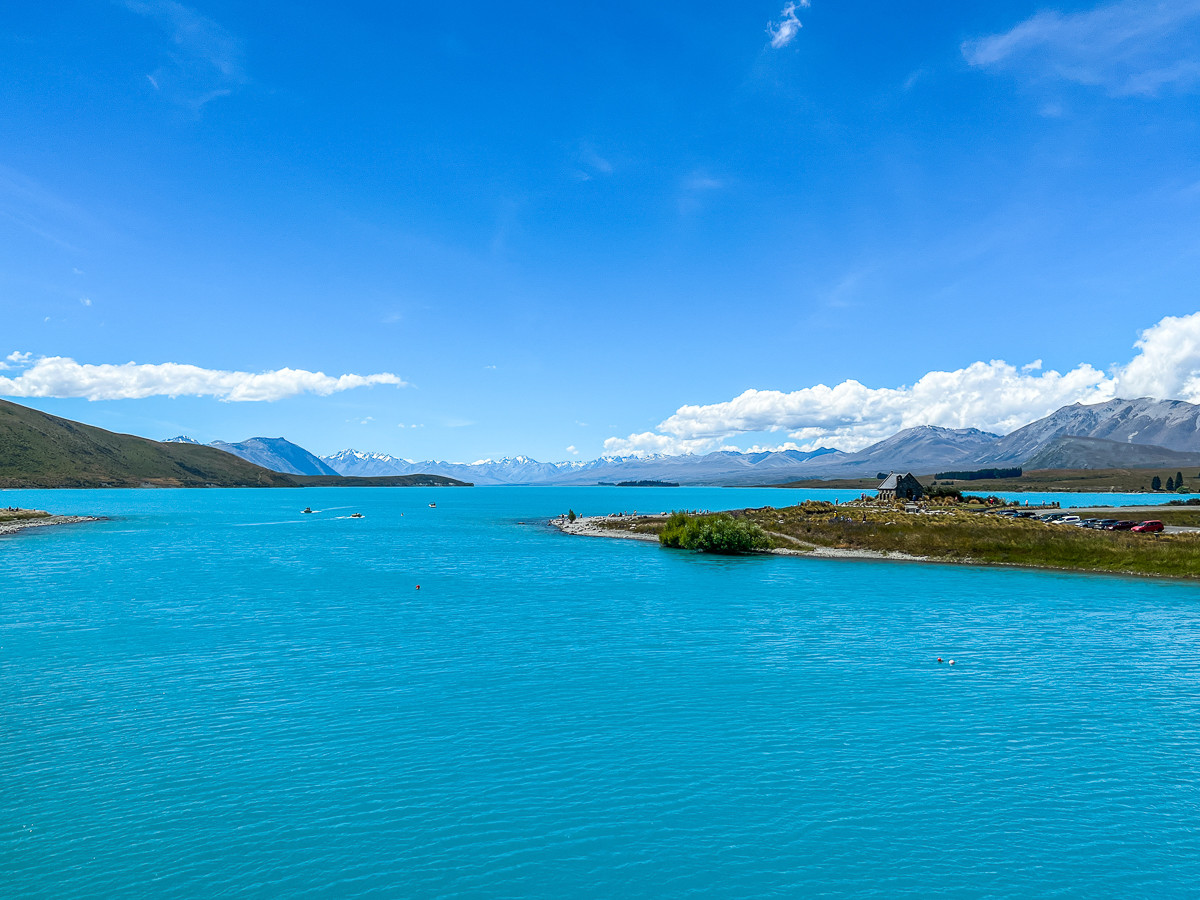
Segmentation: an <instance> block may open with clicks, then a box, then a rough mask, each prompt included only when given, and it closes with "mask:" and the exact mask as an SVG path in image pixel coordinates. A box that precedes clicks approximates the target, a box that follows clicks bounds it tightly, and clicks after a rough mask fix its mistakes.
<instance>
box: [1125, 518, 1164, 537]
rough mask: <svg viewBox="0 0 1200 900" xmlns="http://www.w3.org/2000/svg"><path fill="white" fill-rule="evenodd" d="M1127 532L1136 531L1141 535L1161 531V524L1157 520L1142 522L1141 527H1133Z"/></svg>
mask: <svg viewBox="0 0 1200 900" xmlns="http://www.w3.org/2000/svg"><path fill="white" fill-rule="evenodd" d="M1129 530H1130V531H1137V532H1139V533H1141V534H1146V533H1148V532H1151V531H1162V530H1163V523H1162V522H1159V521H1158V520H1157V519H1151V520H1150V521H1149V522H1143V523H1142V524H1141V525H1134V526H1133V527H1132V528H1130V529H1129Z"/></svg>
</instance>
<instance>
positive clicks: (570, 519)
mask: <svg viewBox="0 0 1200 900" xmlns="http://www.w3.org/2000/svg"><path fill="white" fill-rule="evenodd" d="M578 518H579V516H577V515H575V510H573V509H568V510H567V521H568V522H574V521H575V520H576V519H578Z"/></svg>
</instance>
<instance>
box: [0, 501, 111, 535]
mask: <svg viewBox="0 0 1200 900" xmlns="http://www.w3.org/2000/svg"><path fill="white" fill-rule="evenodd" d="M103 521H105V517H104V516H55V515H51V514H50V513H48V512H46V511H45V510H41V509H18V508H17V507H15V506H9V507H0V535H5V534H14V533H15V532H18V531H22V530H24V529H26V528H40V527H44V526H46V525H72V524H74V523H76V522H103Z"/></svg>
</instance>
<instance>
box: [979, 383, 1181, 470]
mask: <svg viewBox="0 0 1200 900" xmlns="http://www.w3.org/2000/svg"><path fill="white" fill-rule="evenodd" d="M1064 436H1069V437H1088V438H1100V439H1102V440H1106V441H1118V442H1121V443H1126V444H1151V445H1153V446H1156V447H1165V448H1167V449H1168V450H1180V451H1183V452H1185V453H1187V452H1190V453H1195V452H1200V406H1197V405H1196V404H1194V403H1186V402H1184V401H1183V400H1154V399H1151V398H1149V397H1142V398H1140V399H1138V400H1109V401H1107V402H1105V403H1093V404H1091V405H1090V406H1085V405H1083V404H1082V403H1073V404H1071V405H1070V406H1064V407H1062V408H1061V409H1058V410H1055V411H1054V412H1052V413H1051V414H1050V415H1048V416H1046V417H1045V418H1044V419H1038V420H1037V421H1036V422H1031V423H1030V424H1028V425H1026V426H1025V427H1023V428H1018V429H1017V430H1016V431H1014V432H1012V433H1011V434H1008V435H1006V436H1004V437H1003V438H1001V439H1000V440H999V441H997V442H996V445H995V446H994V447H992V448H990V449H988V450H987V451H985V453H984V454H983V455H982V456H981V457H980V459H983V460H986V462H987V463H988V464H989V465H990V464H993V463H1004V464H1008V465H1012V464H1014V463H1024V462H1025V461H1026V460H1028V459H1030V458H1031V457H1033V456H1034V455H1035V454H1036V453H1038V451H1040V450H1041V449H1042V448H1043V447H1046V446H1047V445H1048V444H1050V442H1051V441H1053V440H1054V439H1055V438H1058V437H1064Z"/></svg>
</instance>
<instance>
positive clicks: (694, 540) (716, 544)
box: [658, 512, 771, 554]
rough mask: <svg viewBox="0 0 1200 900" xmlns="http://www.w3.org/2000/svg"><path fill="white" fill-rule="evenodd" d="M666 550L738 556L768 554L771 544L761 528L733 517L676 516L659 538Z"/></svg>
mask: <svg viewBox="0 0 1200 900" xmlns="http://www.w3.org/2000/svg"><path fill="white" fill-rule="evenodd" d="M658 542H659V543H660V544H662V546H664V547H673V548H676V549H680V550H699V551H700V552H702V553H721V554H736V553H750V552H753V551H755V550H767V549H769V548H770V546H771V541H770V539H769V538H768V537H767V533H766V532H765V531H763V530H762V529H761V528H760V527H759V526H758V525H755V524H754V523H753V522H751V521H749V520H748V519H745V518H735V517H734V516H731V515H730V514H729V513H717V514H716V515H711V516H693V515H689V514H688V513H684V512H674V513H672V514H671V517H670V518H669V519H668V520H667V524H666V525H665V526H664V527H663V530H662V531H661V532H660V533H659V535H658Z"/></svg>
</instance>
